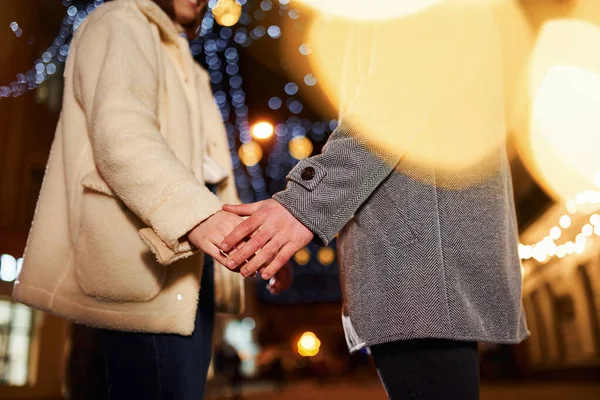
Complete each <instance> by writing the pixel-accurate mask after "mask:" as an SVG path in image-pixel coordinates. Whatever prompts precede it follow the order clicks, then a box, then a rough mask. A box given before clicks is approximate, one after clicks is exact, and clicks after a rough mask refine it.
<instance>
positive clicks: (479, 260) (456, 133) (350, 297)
mask: <svg viewBox="0 0 600 400" xmlns="http://www.w3.org/2000/svg"><path fill="white" fill-rule="evenodd" d="M442 3H443V4H442V5H440V6H439V7H432V8H430V9H428V10H427V11H426V12H422V13H418V15H414V16H411V17H410V18H399V19H396V20H394V21H392V22H388V23H378V24H372V25H370V26H369V27H368V28H360V27H358V28H356V29H355V32H354V33H353V34H352V36H350V37H349V38H348V39H349V41H348V49H347V51H346V53H347V54H346V57H345V58H346V59H345V61H344V63H343V64H344V67H345V69H346V73H345V75H347V77H348V78H347V79H344V80H347V81H348V86H349V89H348V90H347V91H346V93H347V95H348V96H349V97H348V99H347V100H348V101H347V102H346V106H344V107H342V109H343V110H342V115H343V118H342V119H341V124H340V126H339V128H338V129H336V131H335V132H334V133H333V134H332V135H331V137H330V139H329V141H328V142H327V145H326V146H325V148H324V149H323V152H322V154H319V155H316V156H314V157H311V158H308V159H305V160H302V161H301V162H300V163H299V164H298V166H297V167H296V168H295V169H294V170H292V171H291V173H290V174H289V176H288V180H289V183H288V186H287V189H286V190H284V191H282V192H280V193H278V194H276V195H275V196H274V198H275V199H276V200H277V201H279V202H280V203H281V204H283V206H284V207H286V208H287V209H288V210H289V211H290V212H291V213H292V214H293V215H294V216H295V217H296V218H297V219H298V220H299V221H301V222H302V223H303V224H304V225H305V226H307V227H308V228H309V229H310V230H311V231H312V232H314V233H315V235H316V237H317V239H318V241H320V242H322V243H328V242H329V241H331V240H332V239H333V237H334V236H335V235H336V234H338V233H339V240H338V246H339V249H338V256H339V264H340V269H341V270H340V272H341V278H342V279H341V280H342V288H343V293H344V314H343V321H344V327H345V330H346V334H347V339H348V343H349V346H350V349H351V350H357V349H360V348H361V347H364V346H370V345H375V344H380V343H385V342H391V341H396V340H406V339H415V338H445V339H460V340H474V341H485V342H492V343H517V342H520V341H521V340H523V339H524V338H525V337H527V335H528V330H527V327H526V324H525V318H524V313H523V309H522V302H521V264H520V260H519V256H518V251H517V249H518V232H517V225H516V218H515V206H514V200H513V191H512V181H511V176H510V169H509V164H508V160H507V155H506V148H505V145H504V134H505V132H506V126H505V121H504V119H505V109H504V92H503V90H504V89H503V71H502V61H501V57H502V52H501V42H500V39H499V38H500V36H499V35H498V31H497V27H496V19H495V18H494V16H493V13H492V9H491V8H490V7H489V6H488V5H485V4H487V3H486V2H442ZM462 3H465V4H462ZM354 78H357V79H354ZM356 81H357V82H356ZM356 85H357V86H356ZM355 86H356V88H355ZM342 103H344V102H342ZM382 139H383V140H382ZM384 143H387V144H384ZM390 144H391V145H390ZM383 146H387V147H388V148H387V149H382V148H381V147H383ZM393 146H395V148H389V147H393ZM449 161H452V162H453V163H454V164H452V163H449ZM450 164H452V165H450Z"/></svg>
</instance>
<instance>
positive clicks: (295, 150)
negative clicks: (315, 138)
mask: <svg viewBox="0 0 600 400" xmlns="http://www.w3.org/2000/svg"><path fill="white" fill-rule="evenodd" d="M289 148H290V154H291V155H292V157H294V158H295V159H296V160H302V159H304V158H306V157H309V156H310V155H311V154H312V152H313V145H312V142H311V141H310V140H309V139H308V138H307V137H306V136H298V137H295V138H293V139H292V140H290V144H289Z"/></svg>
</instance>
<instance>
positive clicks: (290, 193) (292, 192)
mask: <svg viewBox="0 0 600 400" xmlns="http://www.w3.org/2000/svg"><path fill="white" fill-rule="evenodd" d="M309 192H310V190H309V189H306V188H305V187H303V186H301V185H300V184H297V183H294V182H290V183H289V184H288V187H287V189H286V190H284V191H282V192H279V193H277V194H275V195H274V196H273V200H275V201H277V202H278V203H279V204H281V205H282V206H283V207H285V209H286V210H288V211H289V212H290V214H292V215H293V216H294V217H295V218H296V219H297V220H298V221H300V222H301V223H302V225H304V226H305V227H306V228H307V229H308V230H310V231H311V232H312V233H313V234H314V235H315V237H314V239H313V243H315V244H317V245H318V246H327V245H329V243H330V242H331V241H332V240H333V238H334V237H335V235H336V232H327V233H325V232H324V231H323V230H322V229H321V227H320V226H319V224H318V223H317V222H316V220H317V218H315V216H314V215H311V214H312V213H311V212H310V209H306V208H304V209H302V208H301V207H300V204H299V201H298V200H299V199H303V200H305V201H306V200H308V199H307V193H309ZM309 201H310V200H309Z"/></svg>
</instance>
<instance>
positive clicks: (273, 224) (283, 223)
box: [220, 200, 314, 279]
mask: <svg viewBox="0 0 600 400" xmlns="http://www.w3.org/2000/svg"><path fill="white" fill-rule="evenodd" d="M223 210H224V211H229V212H232V213H235V214H237V215H239V216H250V218H248V219H246V220H245V221H244V222H242V223H241V224H240V225H239V226H238V227H237V228H235V229H234V230H233V232H231V233H230V234H229V235H228V236H227V237H226V238H225V240H223V242H222V243H221V245H220V248H221V249H222V250H223V251H225V252H227V251H229V250H230V249H232V248H233V246H235V245H237V244H238V243H239V242H240V241H242V240H243V239H245V238H247V237H249V236H251V237H252V238H251V239H250V240H248V242H247V243H246V244H245V245H244V246H243V247H239V251H237V252H235V253H229V255H230V258H231V260H229V261H228V262H227V264H225V265H226V266H227V268H229V269H231V270H234V269H236V268H237V267H238V266H240V265H241V264H242V263H244V262H245V260H250V258H251V257H253V256H254V257H253V258H252V259H251V260H250V261H249V262H248V264H246V265H245V266H243V268H242V270H241V274H242V275H243V276H250V275H252V274H254V273H255V272H256V271H258V270H259V269H260V268H261V267H262V266H263V264H265V263H267V262H269V260H271V259H272V260H273V261H271V262H270V263H269V265H268V266H267V267H266V268H265V269H263V270H262V273H261V276H262V278H263V279H271V278H272V277H273V275H275V273H276V272H277V271H279V269H281V267H283V266H284V265H285V264H286V263H287V262H288V261H289V259H290V258H292V257H293V255H294V254H296V252H297V251H298V250H300V249H301V248H303V247H304V246H306V245H307V244H308V243H310V241H311V240H312V238H313V236H314V235H313V233H312V232H311V231H310V230H308V229H307V228H306V227H305V226H304V225H302V223H301V222H300V221H298V220H297V219H296V218H295V217H294V216H293V215H292V214H290V212H289V211H288V210H286V209H285V207H283V206H282V205H281V204H279V203H278V202H276V201H275V200H265V201H261V202H258V203H252V204H242V205H235V206H232V205H226V206H224V207H223Z"/></svg>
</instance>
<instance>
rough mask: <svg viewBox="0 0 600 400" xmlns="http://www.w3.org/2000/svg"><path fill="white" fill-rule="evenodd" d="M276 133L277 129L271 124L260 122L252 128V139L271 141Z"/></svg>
mask: <svg viewBox="0 0 600 400" xmlns="http://www.w3.org/2000/svg"><path fill="white" fill-rule="evenodd" d="M274 132H275V127H274V126H273V124H271V123H270V122H258V123H256V124H254V125H253V126H252V137H254V138H255V139H261V140H264V139H269V138H270V137H272V136H273V133H274Z"/></svg>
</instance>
